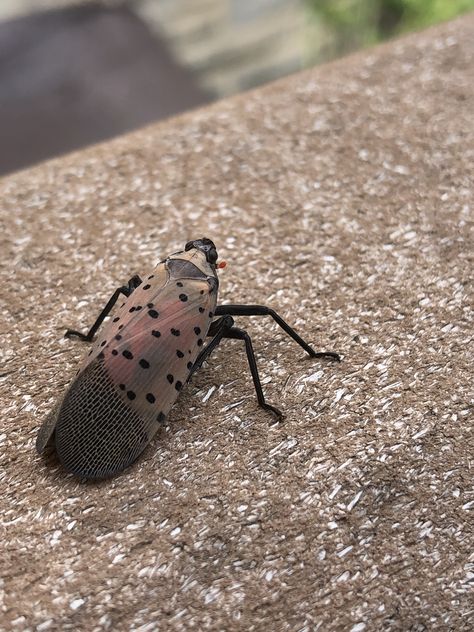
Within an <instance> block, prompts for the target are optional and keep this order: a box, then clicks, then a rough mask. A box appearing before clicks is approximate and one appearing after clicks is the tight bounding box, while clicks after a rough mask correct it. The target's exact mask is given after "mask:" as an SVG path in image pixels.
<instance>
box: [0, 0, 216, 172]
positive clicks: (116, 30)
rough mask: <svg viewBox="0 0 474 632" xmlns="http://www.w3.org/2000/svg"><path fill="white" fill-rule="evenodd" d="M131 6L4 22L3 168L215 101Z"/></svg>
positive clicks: (0, 90) (0, 70)
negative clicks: (174, 59) (211, 99)
mask: <svg viewBox="0 0 474 632" xmlns="http://www.w3.org/2000/svg"><path fill="white" fill-rule="evenodd" d="M210 98H211V97H210V95H207V94H206V93H205V92H204V91H203V90H202V89H201V88H199V87H198V86H197V84H196V82H195V81H194V80H193V77H192V75H191V74H190V73H189V72H188V71H186V70H185V69H183V68H182V67H180V66H178V65H177V64H176V63H175V62H174V61H173V59H172V58H171V55H170V54H169V52H168V51H167V49H166V47H165V46H164V45H163V43H162V42H160V41H159V40H157V38H156V37H155V36H154V35H152V34H151V33H150V31H149V30H148V29H147V27H146V26H145V25H144V24H143V23H142V22H141V21H140V20H139V18H137V17H136V16H135V15H134V14H133V13H131V12H130V11H129V10H128V9H127V8H125V7H121V8H116V9H107V8H104V7H103V6H99V5H90V4H89V5H86V6H82V7H76V8H73V9H66V10H61V11H54V12H47V13H41V14H37V15H31V16H28V17H25V18H21V19H17V20H13V21H9V22H4V23H2V24H0V174H4V173H6V172H8V171H13V170H15V169H19V168H21V167H25V166H27V165H29V164H31V163H33V162H37V161H39V160H43V159H45V158H48V157H50V156H54V155H57V154H60V153H64V152H67V151H69V150H72V149H75V148H77V147H81V146H83V145H86V144H90V143H93V142H97V141H100V140H103V139H105V138H108V137H110V136H115V135H117V134H120V133H122V132H125V131H127V130H130V129H133V128H136V127H139V126H141V125H144V124H146V123H149V122H151V121H154V120H157V119H160V118H164V117H167V116H170V115H172V114H175V113H177V112H180V111H183V110H186V109H189V108H192V107H195V106H197V105H200V104H202V103H205V102H207V101H209V100H210Z"/></svg>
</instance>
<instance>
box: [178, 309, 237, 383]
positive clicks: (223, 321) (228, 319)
mask: <svg viewBox="0 0 474 632" xmlns="http://www.w3.org/2000/svg"><path fill="white" fill-rule="evenodd" d="M233 324H234V319H233V318H232V316H223V317H222V318H219V319H218V320H215V321H214V322H213V323H211V326H210V327H209V331H208V332H207V335H208V336H212V340H211V341H210V342H209V343H208V344H207V345H206V346H205V347H204V349H203V350H202V351H201V353H200V354H199V355H198V357H197V358H196V361H195V362H194V365H193V367H192V369H191V371H190V372H189V375H188V380H187V381H188V382H189V380H190V379H191V376H192V375H193V373H195V372H196V371H197V370H198V369H200V368H201V367H202V365H203V363H204V362H205V361H206V360H207V359H208V358H209V356H210V355H211V353H212V352H213V351H214V350H215V349H216V347H217V346H218V344H219V343H220V341H221V340H222V338H223V337H225V333H226V332H227V331H229V330H230V329H231V328H232V325H233Z"/></svg>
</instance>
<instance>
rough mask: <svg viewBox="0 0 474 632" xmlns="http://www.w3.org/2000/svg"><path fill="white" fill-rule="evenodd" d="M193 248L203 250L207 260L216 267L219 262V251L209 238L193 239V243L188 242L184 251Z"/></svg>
mask: <svg viewBox="0 0 474 632" xmlns="http://www.w3.org/2000/svg"><path fill="white" fill-rule="evenodd" d="M191 248H197V249H198V250H201V251H202V252H203V253H204V254H205V255H206V260H207V261H208V262H209V263H210V264H211V265H213V266H215V265H216V261H217V250H216V247H215V245H214V242H213V241H211V240H210V239H207V237H203V238H202V239H193V241H188V243H187V244H186V246H185V247H184V250H186V251H187V250H191Z"/></svg>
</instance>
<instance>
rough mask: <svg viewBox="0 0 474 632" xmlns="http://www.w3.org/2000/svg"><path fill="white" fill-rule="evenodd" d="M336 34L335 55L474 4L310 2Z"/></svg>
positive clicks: (457, 0)
mask: <svg viewBox="0 0 474 632" xmlns="http://www.w3.org/2000/svg"><path fill="white" fill-rule="evenodd" d="M307 2H308V4H309V6H310V8H311V10H312V12H313V15H315V17H316V18H318V19H319V20H320V21H322V23H323V24H324V25H325V26H326V27H327V28H328V29H329V30H330V31H331V32H332V33H333V37H334V40H335V41H334V46H333V47H332V48H333V49H335V50H334V52H337V53H343V52H346V51H348V50H353V49H355V48H358V47H361V46H366V45H368V44H373V43H375V42H378V41H381V40H384V39H386V38H388V37H391V36H393V35H398V34H400V33H404V32H407V31H413V30H416V29H421V28H425V27H427V26H430V25H432V24H436V23H438V22H442V21H443V20H449V19H451V18H454V17H455V16H457V15H459V14H461V13H464V12H466V11H469V10H473V9H474V0H307Z"/></svg>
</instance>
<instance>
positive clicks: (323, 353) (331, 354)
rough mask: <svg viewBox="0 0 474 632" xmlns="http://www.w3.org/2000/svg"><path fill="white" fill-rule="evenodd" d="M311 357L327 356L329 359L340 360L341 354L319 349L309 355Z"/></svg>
mask: <svg viewBox="0 0 474 632" xmlns="http://www.w3.org/2000/svg"><path fill="white" fill-rule="evenodd" d="M311 357H312V358H328V359H329V360H335V361H336V362H340V361H341V356H340V355H339V354H338V353H335V352H334V351H320V352H319V353H315V354H314V355H312V356H311Z"/></svg>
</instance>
